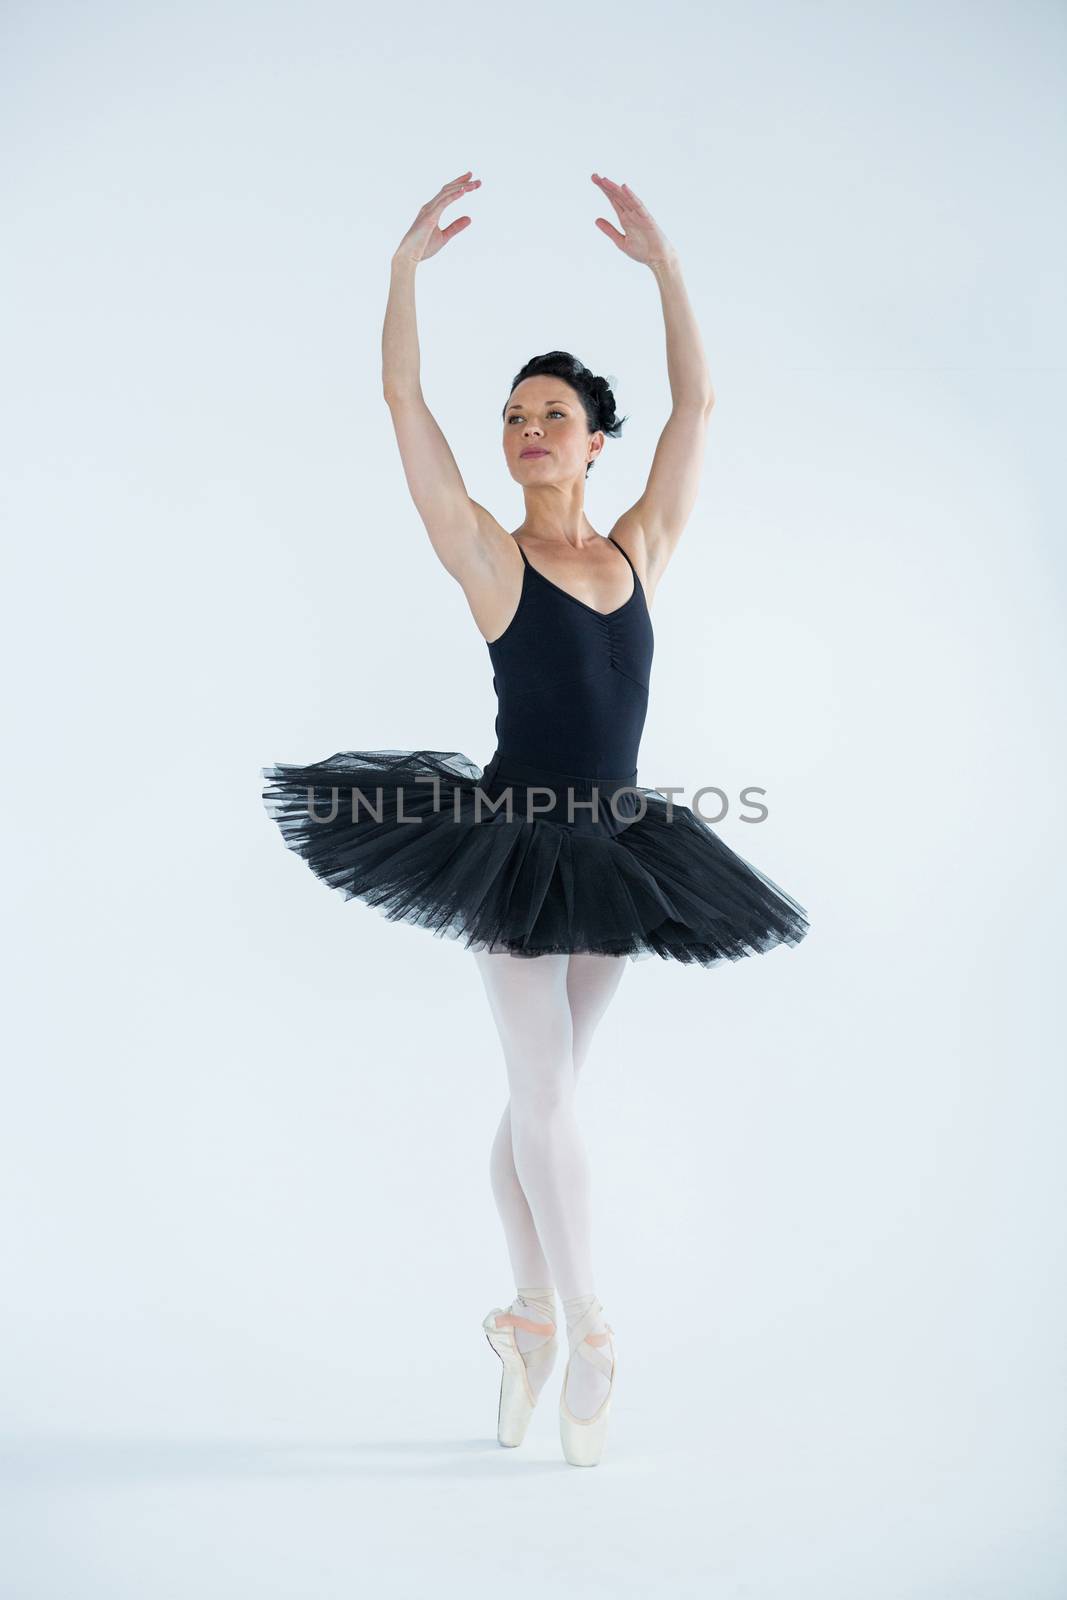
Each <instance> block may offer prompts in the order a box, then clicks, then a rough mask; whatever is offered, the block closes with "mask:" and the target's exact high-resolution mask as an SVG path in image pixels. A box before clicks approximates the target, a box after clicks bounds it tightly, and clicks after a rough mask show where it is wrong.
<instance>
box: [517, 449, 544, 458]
mask: <svg viewBox="0 0 1067 1600" xmlns="http://www.w3.org/2000/svg"><path fill="white" fill-rule="evenodd" d="M547 454H548V451H547V450H520V451H519V456H520V458H521V457H522V456H547Z"/></svg>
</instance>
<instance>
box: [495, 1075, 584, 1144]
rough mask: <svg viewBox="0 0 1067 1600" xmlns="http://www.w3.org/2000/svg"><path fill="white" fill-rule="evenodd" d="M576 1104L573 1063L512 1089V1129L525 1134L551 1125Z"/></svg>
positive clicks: (513, 1083)
mask: <svg viewBox="0 0 1067 1600" xmlns="http://www.w3.org/2000/svg"><path fill="white" fill-rule="evenodd" d="M573 1102H574V1069H573V1067H572V1066H571V1063H570V1061H567V1062H566V1063H565V1064H561V1065H560V1067H559V1069H558V1070H554V1071H544V1072H539V1073H538V1074H537V1076H536V1077H535V1078H531V1079H530V1080H528V1081H526V1082H523V1083H521V1084H516V1083H515V1082H512V1085H511V1127H512V1133H513V1134H514V1133H515V1132H516V1131H517V1130H518V1131H519V1132H521V1133H523V1134H525V1133H529V1132H531V1131H534V1132H535V1131H536V1130H537V1129H538V1128H540V1127H544V1126H546V1125H547V1124H549V1123H551V1122H552V1121H553V1120H554V1119H555V1118H556V1117H558V1116H559V1115H560V1114H561V1113H564V1112H568V1111H569V1110H570V1108H571V1106H572V1104H573Z"/></svg>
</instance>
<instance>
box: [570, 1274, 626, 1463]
mask: <svg viewBox="0 0 1067 1600" xmlns="http://www.w3.org/2000/svg"><path fill="white" fill-rule="evenodd" d="M603 1314H604V1308H603V1306H602V1305H601V1304H600V1301H599V1300H594V1301H593V1304H592V1305H591V1306H590V1307H589V1310H588V1311H587V1312H586V1313H585V1315H584V1316H583V1317H581V1318H579V1320H578V1321H577V1322H576V1323H575V1324H574V1327H573V1328H571V1329H569V1330H568V1333H567V1342H568V1343H569V1345H570V1356H569V1357H568V1360H567V1369H566V1371H565V1372H564V1374H563V1388H562V1389H561V1390H560V1396H559V1437H560V1443H561V1444H562V1446H563V1454H564V1456H565V1457H566V1458H567V1460H568V1461H569V1462H570V1464H571V1466H572V1467H595V1466H596V1465H597V1463H598V1462H599V1460H600V1457H601V1455H602V1454H603V1451H604V1440H605V1437H606V1436H607V1431H608V1413H609V1411H610V1410H611V1399H612V1395H613V1394H614V1392H615V1370H616V1365H617V1363H616V1360H615V1346H614V1344H612V1350H611V1359H610V1360H609V1359H608V1357H607V1356H606V1355H605V1354H604V1353H603V1351H602V1350H601V1349H600V1348H599V1346H601V1345H604V1344H607V1343H608V1341H609V1339H610V1338H611V1335H612V1334H613V1333H614V1331H615V1330H614V1329H613V1328H612V1326H611V1324H610V1323H608V1322H606V1323H605V1324H604V1327H605V1328H606V1330H607V1331H606V1332H603V1333H590V1332H589V1329H590V1328H592V1326H593V1324H594V1323H595V1322H597V1321H599V1320H600V1318H601V1317H602V1316H603ZM575 1355H580V1356H581V1357H582V1359H583V1360H585V1361H588V1362H591V1363H592V1365H593V1366H594V1367H596V1368H597V1369H598V1371H600V1372H602V1373H603V1374H604V1376H605V1377H606V1378H607V1380H608V1385H609V1387H608V1392H607V1394H606V1395H605V1396H604V1399H603V1401H602V1402H601V1404H600V1405H599V1406H598V1407H597V1409H596V1411H594V1413H593V1415H592V1416H591V1417H576V1416H575V1415H574V1414H573V1412H572V1411H571V1410H570V1408H569V1407H568V1405H567V1378H568V1376H569V1374H570V1370H571V1362H572V1361H573V1360H574V1357H575Z"/></svg>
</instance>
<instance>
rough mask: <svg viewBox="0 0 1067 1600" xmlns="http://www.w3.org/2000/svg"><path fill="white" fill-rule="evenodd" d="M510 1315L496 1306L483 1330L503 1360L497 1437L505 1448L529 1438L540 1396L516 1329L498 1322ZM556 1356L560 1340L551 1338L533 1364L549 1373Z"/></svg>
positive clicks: (491, 1345)
mask: <svg viewBox="0 0 1067 1600" xmlns="http://www.w3.org/2000/svg"><path fill="white" fill-rule="evenodd" d="M507 1316H509V1312H508V1311H507V1310H506V1309H505V1308H504V1307H502V1306H494V1307H493V1309H492V1310H491V1311H489V1312H487V1313H486V1315H485V1317H484V1318H483V1321H482V1328H483V1330H484V1332H485V1336H486V1338H487V1339H488V1341H489V1345H490V1348H491V1349H493V1350H495V1351H496V1353H497V1355H498V1356H499V1357H500V1364H501V1366H502V1367H503V1372H502V1373H501V1376H500V1401H499V1404H498V1406H497V1419H496V1436H497V1440H498V1441H499V1443H500V1444H502V1445H507V1446H508V1447H509V1448H512V1449H514V1447H515V1446H516V1445H520V1444H521V1443H522V1441H523V1440H524V1439H525V1437H526V1430H527V1428H528V1427H529V1426H530V1418H531V1417H532V1416H533V1414H534V1408H535V1407H536V1405H537V1396H536V1395H535V1394H534V1392H533V1389H532V1388H531V1387H530V1374H529V1372H528V1371H527V1366H526V1361H524V1360H523V1358H522V1354H521V1352H520V1351H519V1349H518V1347H517V1345H516V1343H515V1334H514V1329H513V1327H512V1326H510V1325H508V1324H507V1323H505V1324H504V1326H500V1325H499V1323H498V1319H501V1320H503V1319H504V1318H506V1317H507ZM555 1357H556V1340H555V1337H554V1336H553V1337H552V1338H551V1339H548V1340H546V1341H545V1343H544V1344H543V1345H542V1346H541V1347H540V1348H538V1349H537V1350H534V1351H532V1352H531V1356H530V1358H529V1359H530V1360H531V1365H532V1366H533V1365H535V1364H536V1365H537V1367H538V1368H539V1369H540V1370H544V1371H545V1372H546V1374H547V1371H548V1369H549V1368H550V1367H551V1366H552V1364H553V1362H554V1361H555Z"/></svg>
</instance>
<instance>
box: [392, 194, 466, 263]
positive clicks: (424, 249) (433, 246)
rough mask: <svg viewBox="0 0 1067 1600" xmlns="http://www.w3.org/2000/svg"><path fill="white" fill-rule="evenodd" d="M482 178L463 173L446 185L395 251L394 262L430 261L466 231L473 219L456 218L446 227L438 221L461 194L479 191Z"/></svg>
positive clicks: (430, 202) (421, 213)
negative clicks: (442, 248)
mask: <svg viewBox="0 0 1067 1600" xmlns="http://www.w3.org/2000/svg"><path fill="white" fill-rule="evenodd" d="M481 181H482V180H481V178H473V179H472V178H471V175H470V173H469V172H464V173H462V174H461V175H460V176H459V177H458V178H453V179H452V182H451V183H446V184H445V185H444V186H443V187H442V188H440V189H438V191H437V193H436V194H435V195H434V197H433V199H432V200H427V202H426V204H425V205H424V206H423V207H422V209H421V211H420V212H419V214H418V216H417V217H416V218H415V221H414V222H413V223H412V224H411V227H410V228H409V229H408V231H407V233H406V234H405V235H404V237H403V239H401V241H400V243H399V244H398V245H397V247H396V249H395V250H394V252H393V259H394V260H407V261H415V262H419V261H428V260H429V259H430V257H431V256H435V255H436V254H437V252H438V250H440V249H441V247H442V245H445V244H447V243H448V241H449V239H454V238H455V236H456V234H457V233H462V232H463V229H464V228H467V227H469V226H470V220H471V219H470V217H457V218H456V220H455V222H450V223H449V225H448V227H447V228H439V227H438V226H437V219H438V217H439V216H440V215H441V212H442V211H443V210H444V209H445V207H446V206H448V205H451V204H452V201H453V200H458V199H459V197H460V195H461V194H466V192H467V190H468V189H477V188H479V187H480V186H481Z"/></svg>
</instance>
